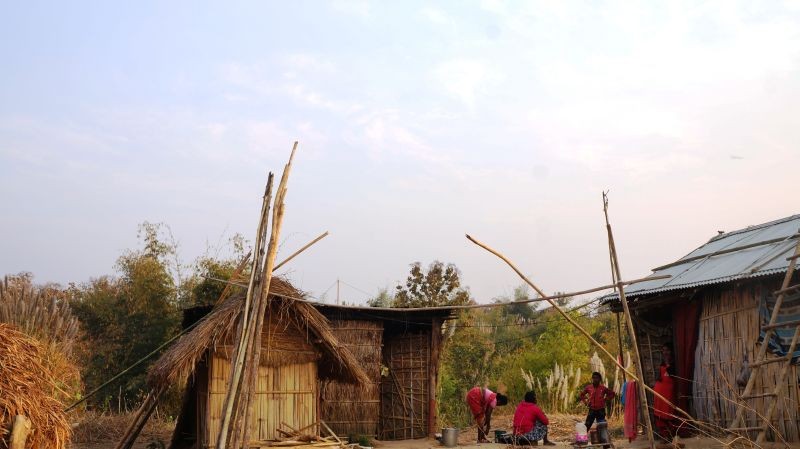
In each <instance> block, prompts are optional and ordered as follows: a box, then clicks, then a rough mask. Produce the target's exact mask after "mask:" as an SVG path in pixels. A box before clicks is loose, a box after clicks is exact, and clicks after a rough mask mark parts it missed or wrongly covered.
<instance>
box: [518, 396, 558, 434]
mask: <svg viewBox="0 0 800 449" xmlns="http://www.w3.org/2000/svg"><path fill="white" fill-rule="evenodd" d="M549 424H550V421H549V420H548V419H547V416H545V414H544V412H543V411H542V409H540V408H539V406H538V405H536V393H534V392H533V391H529V392H527V393H525V400H524V401H522V402H520V403H519V405H518V406H517V410H516V411H515V412H514V439H515V440H516V441H517V444H523V443H522V442H524V441H525V440H527V442H529V443H530V444H531V445H533V446H536V445H538V444H539V443H538V441H539V440H543V444H544V445H545V446H555V445H556V444H555V443H553V442H552V441H550V440H548V439H547V426H548V425H549Z"/></svg>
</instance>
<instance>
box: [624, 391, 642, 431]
mask: <svg viewBox="0 0 800 449" xmlns="http://www.w3.org/2000/svg"><path fill="white" fill-rule="evenodd" d="M624 421H625V424H624V426H623V427H624V431H625V437H626V438H627V439H628V441H629V442H630V441H633V440H635V439H636V435H638V427H639V390H638V389H637V387H636V382H634V381H630V382H628V383H627V384H625V419H624Z"/></svg>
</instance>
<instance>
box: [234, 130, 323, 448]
mask: <svg viewBox="0 0 800 449" xmlns="http://www.w3.org/2000/svg"><path fill="white" fill-rule="evenodd" d="M296 151H297V142H295V143H294V147H293V148H292V153H291V155H290V156H289V162H288V163H287V164H286V167H284V169H283V175H282V176H281V181H280V184H279V185H278V190H277V192H276V194H275V204H274V207H273V208H272V231H271V233H270V238H269V245H268V247H267V248H268V249H267V255H266V261H265V267H264V274H263V277H264V278H263V279H262V282H261V293H260V294H259V295H258V301H256V303H255V304H254V309H255V316H254V317H253V318H254V319H255V327H254V328H253V329H251V339H252V344H251V349H250V350H249V351H248V353H249V354H248V355H250V357H251V360H250V366H249V373H248V375H247V376H246V380H247V389H246V390H245V391H246V392H247V394H246V396H245V401H244V403H243V405H242V414H243V415H244V416H243V417H242V418H240V419H242V425H243V432H242V434H243V437H242V440H241V441H249V438H248V437H249V434H250V426H249V425H248V422H247V417H248V416H249V410H250V406H251V404H252V402H253V393H252V391H253V390H254V389H255V384H256V382H257V380H258V366H259V364H260V359H261V329H262V328H263V326H264V315H265V314H266V311H267V306H268V305H269V287H270V284H271V282H272V272H273V271H274V268H275V258H276V257H277V254H278V245H279V240H280V233H281V228H282V225H283V215H284V212H285V207H286V204H285V199H286V190H287V187H286V184H287V183H288V181H289V173H290V172H291V168H292V160H293V159H294V155H295V152H296ZM312 244H313V242H312ZM308 246H311V245H308ZM300 252H302V250H301V251H300ZM298 254H299V253H298ZM290 259H291V258H290ZM271 319H272V314H270V320H271ZM269 335H271V333H270V334H269ZM269 335H268V336H269ZM270 347H271V345H270V341H269V340H268V341H267V355H269V350H270ZM234 447H236V446H234Z"/></svg>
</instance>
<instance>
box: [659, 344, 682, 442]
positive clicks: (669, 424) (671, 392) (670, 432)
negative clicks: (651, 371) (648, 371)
mask: <svg viewBox="0 0 800 449" xmlns="http://www.w3.org/2000/svg"><path fill="white" fill-rule="evenodd" d="M674 376H675V363H674V362H673V360H672V345H670V344H669V343H664V345H663V346H662V347H661V365H660V366H659V367H658V376H657V377H656V384H655V387H654V388H653V390H655V391H656V393H658V394H660V395H661V396H663V397H664V398H665V399H666V400H667V401H669V403H668V402H667V401H665V400H664V399H661V398H660V397H658V396H656V397H655V398H654V399H653V415H655V417H656V429H658V434H659V436H661V438H663V439H664V440H665V441H667V442H671V441H672V440H673V438H674V437H675V435H676V433H677V429H678V421H677V419H676V416H675V409H674V408H673V407H672V406H671V405H670V403H672V404H674V403H675V401H676V399H675V397H676V395H675V387H676V385H675V378H674Z"/></svg>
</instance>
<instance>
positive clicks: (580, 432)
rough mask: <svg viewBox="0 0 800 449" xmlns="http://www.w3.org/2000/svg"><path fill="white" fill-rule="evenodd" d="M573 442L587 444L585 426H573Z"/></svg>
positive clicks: (581, 424)
mask: <svg viewBox="0 0 800 449" xmlns="http://www.w3.org/2000/svg"><path fill="white" fill-rule="evenodd" d="M575 442H576V443H588V442H589V435H588V433H587V432H586V424H584V423H582V422H579V423H577V424H575Z"/></svg>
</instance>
